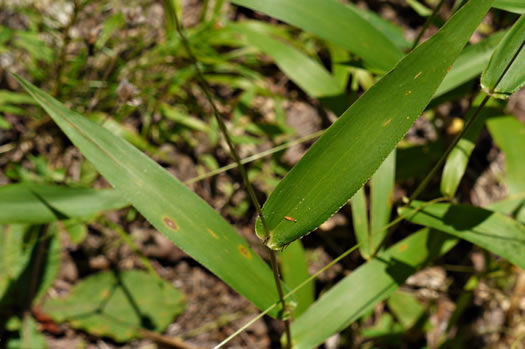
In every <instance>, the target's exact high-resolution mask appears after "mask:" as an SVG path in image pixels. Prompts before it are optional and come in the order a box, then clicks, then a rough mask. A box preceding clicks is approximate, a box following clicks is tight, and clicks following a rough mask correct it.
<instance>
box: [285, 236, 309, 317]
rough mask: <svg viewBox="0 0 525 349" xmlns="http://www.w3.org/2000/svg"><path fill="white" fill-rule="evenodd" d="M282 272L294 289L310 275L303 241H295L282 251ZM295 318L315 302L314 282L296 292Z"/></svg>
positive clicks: (288, 284) (289, 285) (290, 286)
mask: <svg viewBox="0 0 525 349" xmlns="http://www.w3.org/2000/svg"><path fill="white" fill-rule="evenodd" d="M281 272H282V274H283V279H284V281H285V282H286V285H287V286H288V287H289V288H291V289H294V288H295V287H297V286H299V285H300V284H301V283H302V282H303V281H304V280H306V279H308V278H309V277H310V274H309V273H308V263H307V260H306V255H305V253H304V248H303V244H302V243H301V241H294V242H293V243H291V244H290V245H289V246H288V247H287V248H286V249H285V250H284V251H283V252H282V253H281ZM295 295H296V303H297V306H296V308H295V309H294V310H293V315H294V318H297V317H299V316H300V315H301V314H302V313H304V312H305V310H306V309H308V307H309V306H310V305H311V304H312V303H313V302H314V284H313V282H309V283H307V284H306V285H304V286H303V287H302V288H300V289H299V290H298V291H297V292H296V293H295Z"/></svg>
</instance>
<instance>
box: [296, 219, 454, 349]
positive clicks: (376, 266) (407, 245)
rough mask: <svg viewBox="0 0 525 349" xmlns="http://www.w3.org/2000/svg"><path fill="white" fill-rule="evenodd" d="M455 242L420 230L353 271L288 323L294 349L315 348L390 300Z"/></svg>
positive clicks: (434, 233) (452, 239) (447, 236)
mask: <svg viewBox="0 0 525 349" xmlns="http://www.w3.org/2000/svg"><path fill="white" fill-rule="evenodd" d="M456 242H457V240H456V239H455V238H452V237H451V236H449V235H447V234H442V233H439V232H437V231H433V230H430V229H422V230H420V231H419V232H417V233H414V234H412V235H411V236H409V237H408V238H406V239H404V240H402V241H400V242H398V243H397V244H396V245H394V246H392V247H390V248H389V249H388V250H386V251H384V252H381V253H380V254H379V255H378V256H377V257H376V258H374V259H371V260H370V261H368V262H367V263H366V264H364V265H362V266H360V267H359V268H357V269H356V270H354V271H353V272H352V273H351V274H350V275H348V276H347V277H345V278H344V279H343V280H342V281H340V282H339V283H338V284H337V285H336V286H334V287H332V288H331V289H330V290H329V291H327V292H326V293H324V294H323V295H322V296H321V298H320V299H319V300H318V301H317V302H315V303H314V304H312V306H311V307H310V308H309V309H308V310H307V311H306V312H305V313H304V314H303V315H302V316H301V317H299V318H298V319H297V320H296V321H295V322H294V323H293V324H292V339H293V342H294V345H295V346H294V349H309V348H315V347H317V346H318V345H320V344H321V343H323V342H324V341H325V340H326V339H328V337H330V336H331V335H333V334H334V333H337V332H339V331H342V330H343V329H344V328H345V327H347V326H348V325H350V324H351V323H352V322H354V321H356V320H357V319H359V318H360V317H361V316H363V314H365V313H366V312H368V311H370V310H372V309H373V308H374V306H375V305H376V304H377V303H379V302H380V301H382V300H384V299H386V298H388V297H390V295H392V294H393V293H394V292H395V290H396V289H397V288H399V286H401V285H402V284H403V283H404V282H405V280H406V279H407V278H408V277H409V276H410V275H411V274H413V273H414V272H415V271H417V270H418V269H420V268H421V267H423V266H424V265H426V264H428V263H430V262H431V261H432V260H433V259H435V258H436V257H438V256H440V255H442V254H444V253H446V252H447V251H448V250H450V249H451V248H452V247H453V246H454V245H455V244H456Z"/></svg>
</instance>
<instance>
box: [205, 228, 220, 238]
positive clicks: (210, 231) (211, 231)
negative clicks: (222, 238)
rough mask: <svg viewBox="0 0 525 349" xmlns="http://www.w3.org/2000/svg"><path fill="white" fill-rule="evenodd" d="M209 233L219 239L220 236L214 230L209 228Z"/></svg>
mask: <svg viewBox="0 0 525 349" xmlns="http://www.w3.org/2000/svg"><path fill="white" fill-rule="evenodd" d="M208 233H210V235H211V236H213V237H214V238H215V239H217V240H219V237H218V236H217V234H215V233H214V232H213V230H211V229H208Z"/></svg>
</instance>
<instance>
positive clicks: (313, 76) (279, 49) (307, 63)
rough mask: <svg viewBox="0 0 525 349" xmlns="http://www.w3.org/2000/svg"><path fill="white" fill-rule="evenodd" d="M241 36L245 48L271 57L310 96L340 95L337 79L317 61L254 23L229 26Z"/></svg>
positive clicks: (341, 91) (259, 24) (261, 25)
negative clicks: (250, 48)
mask: <svg viewBox="0 0 525 349" xmlns="http://www.w3.org/2000/svg"><path fill="white" fill-rule="evenodd" d="M229 27H230V28H232V30H236V31H238V32H240V33H242V34H243V36H244V37H245V38H246V42H247V44H249V45H253V46H255V47H257V48H258V49H259V50H261V51H262V52H264V53H265V54H267V55H269V56H270V57H272V58H273V60H274V61H275V63H276V64H277V66H278V67H279V68H280V69H281V70H282V71H283V72H284V73H285V74H286V75H287V76H288V77H289V78H290V80H292V81H293V82H295V83H296V84H297V85H298V86H299V87H300V88H301V89H303V90H304V91H305V92H306V93H307V94H309V95H310V96H312V97H317V98H319V97H327V96H337V95H339V94H341V93H343V92H344V89H343V88H342V87H341V86H340V85H339V83H338V82H337V80H336V79H335V78H334V77H333V76H332V75H331V74H330V73H329V72H328V71H327V70H326V69H325V68H324V67H323V66H322V65H321V64H320V63H318V62H316V61H315V60H313V59H312V58H310V57H308V56H307V55H305V54H304V53H302V52H301V51H299V50H297V49H296V48H294V47H292V46H290V45H287V44H285V43H284V42H282V41H280V40H278V39H274V38H273V37H272V36H271V35H270V33H269V30H265V29H266V28H265V27H266V26H265V25H264V24H263V23H258V22H241V23H235V24H230V25H229Z"/></svg>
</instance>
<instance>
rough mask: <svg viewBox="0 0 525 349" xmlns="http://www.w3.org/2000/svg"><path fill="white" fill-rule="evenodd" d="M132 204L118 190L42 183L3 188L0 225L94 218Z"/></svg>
mask: <svg viewBox="0 0 525 349" xmlns="http://www.w3.org/2000/svg"><path fill="white" fill-rule="evenodd" d="M129 204H130V203H129V201H128V200H126V199H124V198H123V196H122V194H121V193H120V192H118V191H116V190H95V189H91V188H75V187H66V186H59V185H52V184H43V183H19V184H10V185H6V186H3V187H0V224H10V223H24V224H43V223H49V222H53V221H57V220H65V219H70V218H83V217H90V216H93V215H95V214H97V213H99V212H101V211H106V210H117V209H119V208H122V207H126V206H128V205H129Z"/></svg>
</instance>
